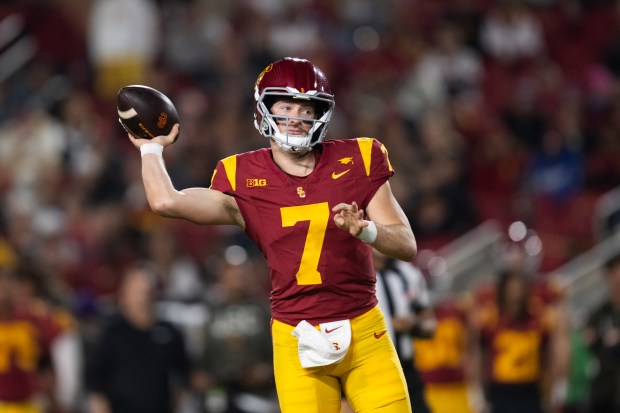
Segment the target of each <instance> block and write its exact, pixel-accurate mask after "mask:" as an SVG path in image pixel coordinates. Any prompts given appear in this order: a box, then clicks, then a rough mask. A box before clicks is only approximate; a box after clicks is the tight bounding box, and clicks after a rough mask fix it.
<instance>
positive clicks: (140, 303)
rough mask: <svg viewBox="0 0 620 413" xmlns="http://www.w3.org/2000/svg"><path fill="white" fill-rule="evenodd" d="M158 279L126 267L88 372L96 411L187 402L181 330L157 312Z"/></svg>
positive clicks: (160, 412) (158, 408)
mask: <svg viewBox="0 0 620 413" xmlns="http://www.w3.org/2000/svg"><path fill="white" fill-rule="evenodd" d="M154 292H155V280H154V279H153V274H152V273H150V272H149V271H147V270H145V269H143V268H138V267H133V268H130V269H128V270H127V271H126V272H125V274H124V278H123V281H122V284H121V286H120V289H119V294H118V306H119V310H120V312H119V313H118V314H114V315H113V316H111V317H110V318H109V319H108V320H107V323H106V324H105V326H104V327H103V331H102V333H101V339H100V342H99V346H98V349H97V351H96V352H95V354H93V355H92V360H91V363H92V364H91V367H90V372H89V379H90V380H89V382H90V391H91V394H90V398H89V405H90V409H91V410H90V411H91V412H93V413H111V412H114V413H125V412H126V413H172V412H175V411H177V409H178V408H179V407H180V405H181V404H182V402H183V397H184V395H185V392H186V390H187V380H188V371H189V365H188V360H187V354H186V350H185V344H184V340H183V336H182V334H181V333H180V332H179V331H178V330H177V329H176V328H175V327H174V326H173V325H172V324H170V323H168V322H164V321H160V320H158V319H157V318H156V316H155V313H154V302H153V299H154Z"/></svg>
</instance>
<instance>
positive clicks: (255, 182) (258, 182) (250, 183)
mask: <svg viewBox="0 0 620 413" xmlns="http://www.w3.org/2000/svg"><path fill="white" fill-rule="evenodd" d="M245 183H246V186H247V187H248V188H253V187H256V186H267V180H266V179H264V178H248V179H246V180H245Z"/></svg>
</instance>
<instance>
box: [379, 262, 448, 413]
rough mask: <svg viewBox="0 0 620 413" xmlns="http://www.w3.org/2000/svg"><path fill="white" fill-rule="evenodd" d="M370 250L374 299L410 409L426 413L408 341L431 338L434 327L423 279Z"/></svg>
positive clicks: (413, 269)
mask: <svg viewBox="0 0 620 413" xmlns="http://www.w3.org/2000/svg"><path fill="white" fill-rule="evenodd" d="M373 251H374V252H373V258H374V261H375V270H376V272H377V287H376V288H377V299H378V300H379V307H380V308H381V311H383V314H384V315H385V320H386V322H387V326H388V333H389V335H390V337H391V338H392V341H393V342H394V346H395V347H396V352H397V353H398V358H399V359H400V363H401V364H402V366H403V372H404V374H405V379H406V380H407V387H408V388H409V397H410V399H411V407H412V409H413V411H414V412H416V413H430V409H429V407H428V404H427V403H426V399H425V397H424V383H423V382H422V379H421V377H420V375H419V373H418V371H417V370H416V368H415V364H414V361H413V357H414V348H413V341H412V339H413V338H414V337H415V338H431V337H432V336H433V334H434V333H435V327H436V324H437V323H436V320H435V315H434V313H433V310H432V308H431V306H430V299H429V294H428V290H427V288H426V282H425V281H424V276H423V275H422V273H421V272H420V270H418V269H417V268H416V267H415V266H413V265H412V264H411V263H408V262H404V261H399V260H395V259H393V258H389V257H386V256H385V255H383V254H381V253H380V252H378V251H376V250H373Z"/></svg>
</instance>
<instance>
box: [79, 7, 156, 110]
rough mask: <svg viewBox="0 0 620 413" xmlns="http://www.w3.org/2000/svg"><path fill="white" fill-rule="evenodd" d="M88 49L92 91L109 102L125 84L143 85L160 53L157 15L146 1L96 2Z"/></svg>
mask: <svg viewBox="0 0 620 413" xmlns="http://www.w3.org/2000/svg"><path fill="white" fill-rule="evenodd" d="M89 19H90V20H89V37H88V49H89V54H90V60H91V62H92V64H93V67H94V71H95V86H96V90H97V92H98V94H99V96H101V97H102V98H106V99H112V98H114V97H115V96H116V94H117V92H118V90H119V89H120V88H121V87H123V86H126V85H129V84H136V83H138V84H144V83H146V82H147V76H148V72H149V71H150V70H152V65H153V63H154V60H155V58H156V57H157V55H158V53H159V52H160V41H159V39H160V27H159V24H160V15H159V9H158V7H157V5H156V3H154V2H152V1H149V0H96V1H95V2H94V3H93V5H92V8H91V12H90V16H89Z"/></svg>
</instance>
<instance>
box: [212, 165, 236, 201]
mask: <svg viewBox="0 0 620 413" xmlns="http://www.w3.org/2000/svg"><path fill="white" fill-rule="evenodd" d="M209 188H210V189H214V190H216V191H220V192H223V193H225V194H228V195H235V192H236V190H237V155H232V156H229V157H227V158H224V159H222V160H221V161H219V162H218V163H217V165H216V167H215V170H214V171H213V175H212V176H211V186H210V187H209Z"/></svg>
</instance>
